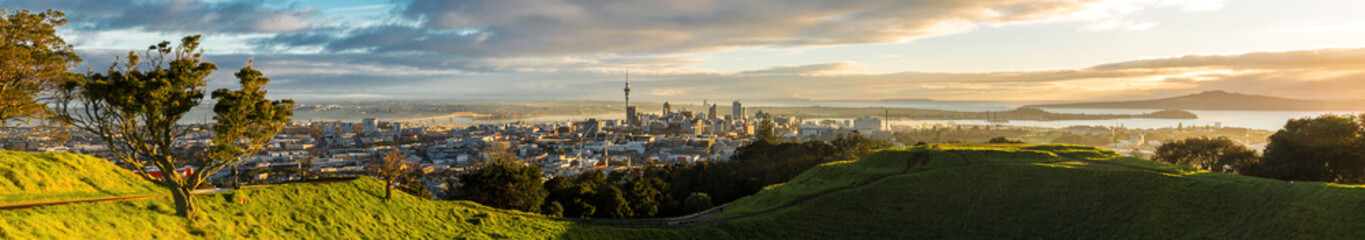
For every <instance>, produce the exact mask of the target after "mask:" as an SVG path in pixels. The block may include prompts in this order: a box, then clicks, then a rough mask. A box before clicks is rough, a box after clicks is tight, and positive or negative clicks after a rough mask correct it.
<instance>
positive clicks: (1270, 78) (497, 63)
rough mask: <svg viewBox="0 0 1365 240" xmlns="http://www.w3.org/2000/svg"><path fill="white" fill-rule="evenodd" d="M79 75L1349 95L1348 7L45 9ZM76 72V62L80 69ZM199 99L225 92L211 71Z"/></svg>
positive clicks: (329, 85)
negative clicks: (136, 70) (201, 64)
mask: <svg viewBox="0 0 1365 240" xmlns="http://www.w3.org/2000/svg"><path fill="white" fill-rule="evenodd" d="M3 6H5V7H8V8H27V9H46V8H56V9H62V10H64V11H65V12H67V13H68V15H69V16H71V17H70V20H71V24H70V26H71V27H67V28H63V29H60V33H59V34H60V35H61V36H63V37H65V38H66V39H67V41H68V42H69V43H71V44H74V45H75V48H76V50H77V52H78V53H80V54H81V56H83V57H84V60H85V61H84V66H89V67H93V68H94V69H103V68H104V67H105V66H107V64H108V63H110V62H111V61H112V59H113V58H114V57H115V56H119V55H123V54H125V53H126V52H127V51H128V50H130V49H142V48H144V46H145V45H147V44H148V43H149V42H157V41H161V40H167V39H177V38H179V37H180V36H184V35H188V34H204V35H205V37H204V42H205V53H206V54H207V55H208V58H207V59H208V60H210V61H213V62H215V63H217V64H219V65H221V66H223V67H224V69H229V68H236V67H240V65H241V64H242V63H244V62H245V61H246V59H247V58H251V57H254V58H255V59H256V62H257V65H258V66H260V69H261V70H262V71H264V72H266V73H267V74H269V75H270V76H272V77H273V78H274V79H275V80H276V82H277V83H275V84H272V86H271V87H270V90H271V92H272V94H279V96H282V97H290V98H295V99H301V100H309V99H317V100H327V99H346V100H356V99H587V100H616V99H619V98H617V97H616V96H618V94H616V91H617V90H618V89H617V88H619V87H617V86H618V85H620V82H621V81H622V80H623V79H624V75H625V74H624V72H625V71H626V70H627V69H630V71H631V73H632V78H633V79H632V80H633V81H634V82H635V84H636V86H637V88H638V89H641V90H640V91H639V92H637V99H638V100H641V101H666V100H674V101H679V100H689V101H693V100H701V99H735V98H741V96H742V97H743V98H749V99H767V98H808V99H857V100H876V99H890V98H924V99H935V100H985V101H1024V102H1030V101H1032V102H1038V101H1085V100H1132V99H1144V98H1155V97H1171V96H1177V95H1183V94H1190V93H1195V92H1202V91H1208V90H1226V91H1231V92H1242V93H1249V94H1260V95H1272V96H1280V97H1290V98H1304V99H1347V98H1357V96H1361V95H1362V94H1365V92H1362V90H1361V87H1360V86H1361V83H1360V82H1359V81H1357V79H1360V78H1361V77H1362V76H1365V75H1362V72H1361V70H1360V69H1359V67H1358V66H1361V65H1362V64H1365V48H1362V47H1365V46H1362V45H1361V44H1360V43H1361V42H1365V15H1361V14H1359V12H1358V10H1359V9H1362V8H1365V3H1363V2H1357V1H1329V0H1309V1H1295V2H1293V3H1285V2H1283V1H1273V0H1249V1H1225V0H1186V1H1182V0H1086V1H1050V0H1031V1H1028V0H1026V1H1003V2H1002V1H974V0H969V1H882V0H859V1H837V2H827V1H777V0H770V1H769V0H749V1H711V0H705V1H657V0H651V1H626V2H613V1H437V0H414V1H397V2H390V1H352V0H347V1H322V0H317V1H208V0H203V1H196V0H175V1H131V0H113V1H46V0H35V1H27V0H7V1H4V2H3ZM82 69H83V68H82ZM209 85H210V87H226V86H231V85H232V80H231V76H230V75H229V74H226V73H223V72H220V73H216V74H214V75H213V76H212V77H210V79H209Z"/></svg>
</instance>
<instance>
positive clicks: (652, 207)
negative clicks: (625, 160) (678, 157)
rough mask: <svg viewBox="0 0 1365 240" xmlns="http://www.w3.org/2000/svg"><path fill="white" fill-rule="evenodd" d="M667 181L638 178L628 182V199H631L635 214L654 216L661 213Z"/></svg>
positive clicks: (631, 206)
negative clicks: (660, 208)
mask: <svg viewBox="0 0 1365 240" xmlns="http://www.w3.org/2000/svg"><path fill="white" fill-rule="evenodd" d="M667 185H668V184H667V183H664V181H663V180H662V179H659V178H636V179H631V180H630V181H628V182H626V188H625V189H626V199H628V200H629V201H630V208H631V212H632V213H634V216H639V217H653V216H654V215H655V214H658V213H659V206H660V205H661V202H663V201H664V200H665V199H663V198H664V197H665V196H664V194H663V189H667V188H668V186H667Z"/></svg>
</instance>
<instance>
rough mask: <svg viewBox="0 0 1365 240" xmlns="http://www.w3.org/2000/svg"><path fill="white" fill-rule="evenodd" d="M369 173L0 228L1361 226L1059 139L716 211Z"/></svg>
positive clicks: (456, 235) (1302, 203)
mask: <svg viewBox="0 0 1365 240" xmlns="http://www.w3.org/2000/svg"><path fill="white" fill-rule="evenodd" d="M382 191H383V190H382V184H381V183H380V182H379V181H377V180H374V179H370V178H361V179H359V180H355V181H350V182H341V183H332V184H316V185H314V184H293V185H283V186H274V187H266V188H253V189H243V190H239V191H236V192H232V193H225V194H216V195H204V196H200V197H199V203H200V206H201V208H202V211H203V212H204V213H205V215H207V217H206V218H204V219H202V220H199V221H193V222H192V221H188V220H185V219H181V218H178V217H175V216H174V215H173V204H172V203H171V200H170V199H168V198H159V199H144V200H134V201H124V202H107V203H86V204H71V205H57V206H45V207H37V208H32V209H23V210H12V211H0V239H93V238H100V239H149V238H158V239H197V238H209V239H241V238H245V239H399V238H414V239H921V238H976V239H1002V238H1011V239H1017V238H1027V239H1039V238H1042V239H1056V238H1063V239H1077V238H1081V239H1094V238H1104V239H1113V238H1129V239H1131V238H1143V239H1151V238H1156V239H1165V238H1256V239H1301V238H1310V239H1323V238H1359V236H1365V187H1363V186H1355V185H1335V184H1325V183H1296V184H1293V185H1288V184H1286V183H1285V182H1283V181H1278V180H1271V179H1260V178H1251V177H1243V176H1235V175H1226V174H1218V173H1209V172H1203V171H1197V170H1194V169H1190V168H1187V167H1180V166H1171V165H1165V164H1160V163H1154V162H1150V161H1145V160H1140V159H1132V158H1126V157H1122V156H1121V155H1119V154H1117V153H1115V152H1112V151H1107V150H1100V149H1095V148H1090V147H1081V146H1068V145H1025V144H996V145H992V144H958V145H937V146H934V147H913V148H901V149H889V150H883V151H879V152H877V153H874V154H872V155H869V156H867V157H865V158H863V159H861V160H858V161H846V162H836V163H830V164H825V165H822V166H819V167H816V168H814V169H811V170H810V171H807V172H806V173H803V174H802V175H801V176H799V177H797V178H796V179H794V180H792V181H790V182H788V183H785V184H780V185H774V186H771V187H769V188H767V189H765V190H764V191H761V192H759V193H758V194H755V195H753V196H750V197H746V198H742V199H740V200H738V201H736V202H734V203H732V204H730V205H729V206H730V207H729V208H728V209H727V210H726V211H725V212H724V213H723V216H721V217H719V218H717V219H721V220H724V222H725V223H724V224H720V225H719V226H714V227H701V228H689V229H623V228H610V227H589V226H583V225H579V224H575V223H572V222H568V221H562V220H556V219H551V218H546V217H543V216H539V215H535V214H527V213H521V212H516V211H507V210H498V209H491V208H488V207H484V206H480V205H478V204H473V203H470V202H458V201H457V202H449V201H432V200H425V199H418V198H415V197H411V196H408V195H406V194H397V196H396V198H395V199H394V200H392V201H389V202H385V201H383V200H381V199H380V198H379V197H380V196H382V195H383V193H382Z"/></svg>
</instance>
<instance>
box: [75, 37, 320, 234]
mask: <svg viewBox="0 0 1365 240" xmlns="http://www.w3.org/2000/svg"><path fill="white" fill-rule="evenodd" d="M202 55H203V53H202V52H201V51H200V50H199V35H194V36H187V37H185V38H183V39H181V42H180V45H179V46H176V47H172V46H170V42H161V43H160V44H157V45H153V46H151V47H149V48H148V49H147V51H146V52H145V53H143V55H138V54H136V53H135V52H129V53H128V57H127V62H126V63H125V64H124V65H123V68H122V69H119V68H117V67H118V66H117V65H115V66H111V67H110V68H109V70H108V71H107V72H106V73H105V74H98V73H91V74H87V75H86V76H85V77H84V78H80V79H72V80H71V81H68V82H66V83H64V84H63V86H62V88H61V94H60V96H61V97H60V98H59V101H58V102H57V104H56V106H57V109H58V111H57V114H58V117H59V119H60V120H62V121H64V123H68V124H71V125H72V126H75V127H77V128H80V129H81V130H85V131H88V132H90V133H93V134H95V135H97V136H99V137H100V138H102V139H104V141H105V143H106V147H107V148H108V149H109V151H110V152H111V153H112V155H113V156H114V157H115V158H116V159H118V160H120V161H122V162H124V163H127V164H129V165H132V166H133V167H134V169H135V170H136V171H137V172H138V173H139V174H140V175H141V176H142V177H143V178H146V179H148V180H154V181H158V182H160V183H161V184H162V185H163V186H165V187H167V188H169V189H170V190H171V196H172V197H173V198H174V199H175V205H176V214H177V215H179V216H184V217H189V218H194V217H196V216H197V214H198V213H197V211H196V207H195V202H194V198H193V197H194V196H193V195H191V194H190V192H191V191H192V190H194V189H195V188H197V187H198V186H199V185H201V184H203V183H204V180H205V178H207V177H208V176H209V175H212V174H213V173H215V172H218V171H219V170H221V169H222V168H223V167H226V166H229V165H234V164H237V163H238V162H240V161H242V160H244V159H245V157H246V156H249V155H251V154H253V153H255V152H256V151H259V150H261V149H262V148H264V146H263V144H264V143H266V142H268V141H269V140H270V138H271V137H273V136H274V135H275V133H277V132H278V131H279V129H280V128H282V127H283V124H284V123H286V122H288V121H289V117H290V116H291V115H293V111H292V110H291V108H292V105H293V101H290V100H282V101H269V100H266V99H265V90H264V89H263V88H264V87H265V85H266V84H267V83H269V82H270V79H269V78H265V77H264V76H262V75H261V73H260V72H258V71H256V70H255V69H252V68H251V65H250V63H248V64H247V66H246V67H245V68H242V70H241V71H239V72H238V73H237V74H236V75H237V78H238V79H239V80H240V81H241V84H242V89H241V90H238V91H231V90H221V89H220V90H217V91H214V96H213V98H215V99H218V103H217V104H216V105H215V106H214V112H215V113H216V116H214V120H216V121H217V123H216V124H215V126H214V127H213V130H214V132H215V134H214V137H213V142H214V143H215V144H216V146H215V147H214V148H212V149H211V150H210V154H209V156H210V157H208V158H203V159H200V160H197V161H194V162H190V161H187V160H186V159H185V157H186V156H185V155H179V154H176V152H177V151H176V149H175V148H174V147H173V146H172V144H174V143H175V142H176V140H177V139H179V138H180V137H182V136H185V135H186V132H187V131H188V130H189V129H188V128H187V127H184V126H177V125H176V123H177V122H179V121H180V119H181V118H182V117H183V116H184V115H185V113H187V112H189V111H190V109H192V108H194V107H195V106H197V105H199V102H200V101H201V100H202V99H203V98H204V78H205V77H208V75H209V74H210V73H212V72H213V71H214V70H216V69H217V66H215V65H214V64H213V63H209V62H205V61H203V59H202ZM142 57H146V58H147V60H148V61H147V62H142ZM142 67H145V68H147V69H142ZM181 166H191V167H193V169H194V171H193V172H192V173H190V174H187V175H181V174H175V173H174V171H175V170H176V169H178V168H179V167H181ZM147 167H155V168H157V169H160V171H162V172H163V173H164V174H161V176H160V177H159V178H153V177H152V176H151V175H149V174H147V170H146V168H147Z"/></svg>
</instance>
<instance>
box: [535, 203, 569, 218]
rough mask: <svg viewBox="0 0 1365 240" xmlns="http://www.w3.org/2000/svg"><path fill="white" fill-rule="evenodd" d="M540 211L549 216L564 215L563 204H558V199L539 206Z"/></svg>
mask: <svg viewBox="0 0 1365 240" xmlns="http://www.w3.org/2000/svg"><path fill="white" fill-rule="evenodd" d="M540 213H541V214H545V215H547V216H551V217H559V216H564V205H563V204H559V201H553V202H550V203H547V204H545V206H544V207H540Z"/></svg>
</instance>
